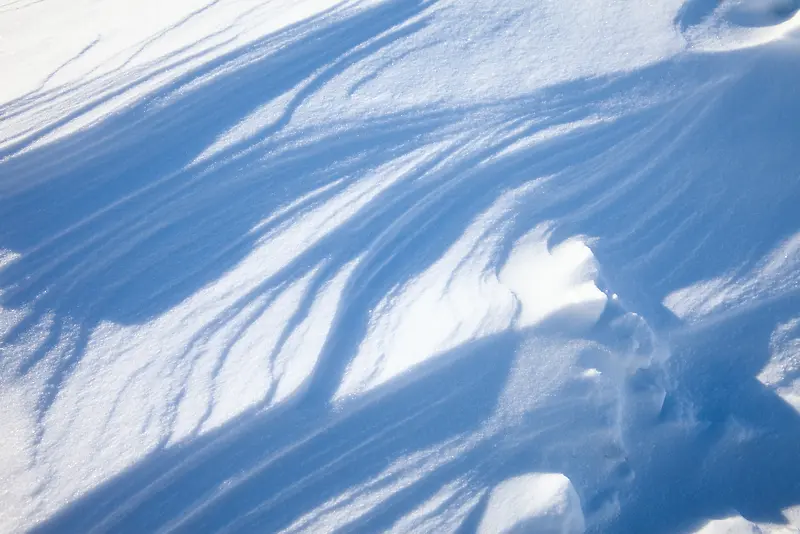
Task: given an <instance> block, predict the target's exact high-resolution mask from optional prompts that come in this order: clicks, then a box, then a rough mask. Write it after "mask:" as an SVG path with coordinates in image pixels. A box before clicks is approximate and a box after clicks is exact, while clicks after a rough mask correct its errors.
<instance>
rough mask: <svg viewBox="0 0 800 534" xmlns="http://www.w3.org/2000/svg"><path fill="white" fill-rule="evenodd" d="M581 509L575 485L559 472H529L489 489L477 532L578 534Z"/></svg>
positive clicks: (581, 522)
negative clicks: (487, 499) (484, 510)
mask: <svg viewBox="0 0 800 534" xmlns="http://www.w3.org/2000/svg"><path fill="white" fill-rule="evenodd" d="M584 528H585V527H584V519H583V512H582V511H581V503H580V499H579V498H578V494H577V493H576V492H575V488H573V487H572V484H571V483H570V481H569V479H568V478H567V477H565V476H564V475H562V474H559V473H532V474H528V475H523V476H519V477H515V478H511V479H508V480H505V481H503V482H501V483H500V484H498V485H497V487H495V489H494V490H492V493H491V495H490V496H489V502H488V504H487V506H486V512H485V513H484V515H483V518H482V519H481V522H480V526H479V527H478V532H479V534H502V533H524V532H531V533H534V532H535V533H539V534H578V533H581V532H583V531H584Z"/></svg>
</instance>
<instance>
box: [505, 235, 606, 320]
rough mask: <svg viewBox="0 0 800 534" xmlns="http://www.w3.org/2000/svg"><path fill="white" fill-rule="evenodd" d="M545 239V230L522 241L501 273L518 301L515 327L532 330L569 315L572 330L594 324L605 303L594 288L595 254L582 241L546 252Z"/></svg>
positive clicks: (569, 240)
mask: <svg viewBox="0 0 800 534" xmlns="http://www.w3.org/2000/svg"><path fill="white" fill-rule="evenodd" d="M547 238H548V229H547V227H545V226H541V227H538V228H536V229H535V230H533V231H532V232H530V233H529V234H527V235H526V236H524V237H523V238H521V239H520V240H519V241H517V243H516V244H515V246H514V250H513V251H512V252H511V255H510V256H509V258H508V261H507V262H506V264H505V266H504V267H503V269H502V270H501V271H500V275H499V278H500V281H501V282H502V283H503V284H504V285H505V286H506V287H508V288H509V289H511V291H512V292H513V293H514V295H515V296H516V297H517V299H518V300H519V302H520V306H521V310H520V315H519V317H517V320H516V326H517V327H519V328H524V327H528V326H533V325H536V324H538V323H540V322H542V321H543V320H545V319H546V318H548V317H552V316H554V315H555V314H557V313H558V314H561V313H563V312H565V311H568V312H569V313H568V316H569V327H570V330H572V329H576V328H577V329H580V328H584V327H587V326H591V325H592V324H594V323H595V322H596V321H597V319H598V318H599V317H600V314H601V313H603V309H604V308H605V305H606V300H607V295H606V294H605V293H603V292H602V291H601V290H600V289H599V288H598V287H597V285H595V280H596V278H597V274H598V268H597V262H596V261H595V257H594V254H593V253H592V250H591V249H590V248H589V247H588V246H587V245H586V244H585V243H584V242H583V241H582V240H581V239H579V238H572V239H568V240H567V241H565V242H563V243H561V244H559V245H558V246H556V247H555V248H553V249H552V250H548V247H547Z"/></svg>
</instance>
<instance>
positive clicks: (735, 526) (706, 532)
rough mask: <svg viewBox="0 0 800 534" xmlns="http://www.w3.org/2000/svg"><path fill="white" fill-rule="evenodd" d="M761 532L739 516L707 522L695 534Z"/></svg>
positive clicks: (754, 533)
mask: <svg viewBox="0 0 800 534" xmlns="http://www.w3.org/2000/svg"><path fill="white" fill-rule="evenodd" d="M761 533H762V530H761V529H760V528H759V527H758V525H755V524H754V523H751V522H750V521H748V520H747V519H745V518H743V517H741V516H734V517H727V518H725V519H715V520H713V521H709V522H708V523H706V524H705V526H703V527H702V528H701V529H700V530H698V531H696V533H695V534H761Z"/></svg>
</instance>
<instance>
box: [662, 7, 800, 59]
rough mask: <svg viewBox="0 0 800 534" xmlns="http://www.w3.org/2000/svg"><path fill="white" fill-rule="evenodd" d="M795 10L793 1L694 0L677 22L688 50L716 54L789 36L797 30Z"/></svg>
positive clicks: (796, 13)
mask: <svg viewBox="0 0 800 534" xmlns="http://www.w3.org/2000/svg"><path fill="white" fill-rule="evenodd" d="M714 4H716V5H714ZM798 9H800V2H798V1H797V0H725V1H722V2H713V3H712V2H708V1H706V2H703V0H694V1H690V2H688V3H687V4H686V7H685V9H684V10H683V11H682V15H679V16H678V21H679V23H680V24H681V26H682V27H683V29H684V31H685V33H684V35H685V37H686V39H687V41H688V42H689V43H690V46H691V47H692V48H694V49H696V50H703V51H714V52H720V51H726V50H736V49H740V48H748V47H752V46H758V45H762V44H766V43H769V42H772V41H776V40H779V39H782V38H785V37H787V36H790V35H791V34H793V33H795V32H796V31H797V30H798V28H800V15H798ZM704 11H705V13H703V12H704ZM687 13H692V15H687ZM692 18H694V19H695V20H692ZM697 19H699V20H697Z"/></svg>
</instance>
